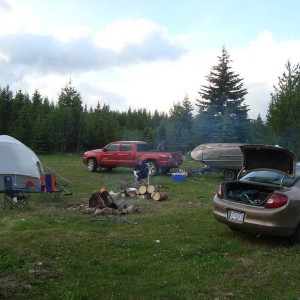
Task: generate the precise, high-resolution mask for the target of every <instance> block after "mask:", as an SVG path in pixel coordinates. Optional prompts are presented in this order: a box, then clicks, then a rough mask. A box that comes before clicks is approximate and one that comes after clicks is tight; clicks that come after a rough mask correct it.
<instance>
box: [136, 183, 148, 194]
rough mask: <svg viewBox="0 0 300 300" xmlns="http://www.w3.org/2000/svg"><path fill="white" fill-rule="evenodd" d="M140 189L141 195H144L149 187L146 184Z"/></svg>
mask: <svg viewBox="0 0 300 300" xmlns="http://www.w3.org/2000/svg"><path fill="white" fill-rule="evenodd" d="M138 191H139V194H140V195H144V194H146V193H147V187H146V186H145V185H141V186H140V187H139V190H138Z"/></svg>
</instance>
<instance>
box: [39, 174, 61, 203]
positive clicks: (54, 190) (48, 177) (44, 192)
mask: <svg viewBox="0 0 300 300" xmlns="http://www.w3.org/2000/svg"><path fill="white" fill-rule="evenodd" d="M41 182H42V189H41V199H42V200H44V199H46V198H50V199H58V198H59V197H60V195H61V193H62V192H63V189H62V188H61V186H59V185H58V184H57V182H56V175H54V174H45V175H43V176H42V177H41Z"/></svg>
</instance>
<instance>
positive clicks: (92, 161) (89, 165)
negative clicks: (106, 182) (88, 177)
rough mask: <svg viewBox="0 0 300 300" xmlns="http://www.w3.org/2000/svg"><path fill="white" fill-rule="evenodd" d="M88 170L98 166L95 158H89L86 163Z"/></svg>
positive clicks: (94, 169) (92, 170)
mask: <svg viewBox="0 0 300 300" xmlns="http://www.w3.org/2000/svg"><path fill="white" fill-rule="evenodd" d="M86 166H87V168H88V170H89V171H90V172H95V171H96V170H97V168H98V165H97V162H96V159H95V158H90V159H89V160H88V162H87V164H86Z"/></svg>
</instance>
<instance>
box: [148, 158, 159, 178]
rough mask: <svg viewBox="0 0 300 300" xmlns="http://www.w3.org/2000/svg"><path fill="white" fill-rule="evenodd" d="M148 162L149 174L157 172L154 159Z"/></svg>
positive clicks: (153, 174) (152, 174)
mask: <svg viewBox="0 0 300 300" xmlns="http://www.w3.org/2000/svg"><path fill="white" fill-rule="evenodd" d="M147 164H148V169H149V170H148V172H149V175H150V176H155V175H156V174H157V172H158V169H157V166H156V164H155V162H154V161H147Z"/></svg>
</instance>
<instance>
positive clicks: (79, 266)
mask: <svg viewBox="0 0 300 300" xmlns="http://www.w3.org/2000/svg"><path fill="white" fill-rule="evenodd" d="M40 160H41V161H42V162H43V163H44V164H45V165H47V166H48V167H50V168H51V169H52V170H54V171H55V172H57V173H58V174H59V175H62V176H63V177H65V178H67V179H68V180H69V181H70V182H71V183H70V184H69V185H68V187H67V189H68V190H70V191H71V192H72V195H69V196H66V195H62V196H61V198H60V200H45V201H41V200H40V195H38V194H32V195H31V197H30V205H31V206H32V210H30V211H26V212H21V211H9V212H5V211H3V210H0V224H1V227H0V238H1V243H0V299H300V247H299V246H290V244H289V243H288V242H287V241H286V240H284V239H278V238H270V237H256V236H253V235H248V234H242V233H236V232H232V231H231V230H230V229H229V228H227V227H226V226H224V225H222V224H219V223H217V222H216V221H215V220H214V218H213V216H212V197H213V195H214V193H215V191H216V189H217V187H218V185H219V183H220V182H221V181H222V180H223V178H222V176H221V174H210V175H194V177H192V178H187V180H186V181H173V180H172V178H171V175H164V176H155V177H152V178H151V179H150V180H151V184H157V185H162V186H163V187H164V189H165V191H167V192H168V194H169V199H168V200H166V201H153V200H139V199H127V198H126V199H125V200H123V201H125V202H126V201H128V203H129V204H135V205H137V206H138V207H141V208H142V209H141V213H137V214H132V215H126V216H122V219H124V220H130V221H133V222H137V223H138V224H137V225H133V224H130V223H126V222H114V221H96V222H92V221H91V219H92V216H91V215H89V214H86V213H83V212H82V211H73V210H68V209H66V208H67V207H69V206H72V205H75V204H79V203H82V204H87V203H88V198H89V197H90V196H91V193H92V192H93V191H95V190H99V189H100V188H101V187H102V186H105V187H106V189H107V190H108V191H114V192H118V191H119V187H120V181H121V180H129V181H132V180H133V174H132V171H131V170H130V169H125V168H124V169H123V168H119V169H116V170H113V171H112V172H96V173H90V172H88V171H87V170H86V168H85V166H84V165H83V164H82V161H81V157H80V156H77V155H55V156H40ZM184 165H185V166H186V167H189V168H193V169H200V166H199V165H198V164H197V162H191V161H190V159H189V158H186V159H185V163H184ZM1 200H2V196H1ZM117 201H118V200H117Z"/></svg>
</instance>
